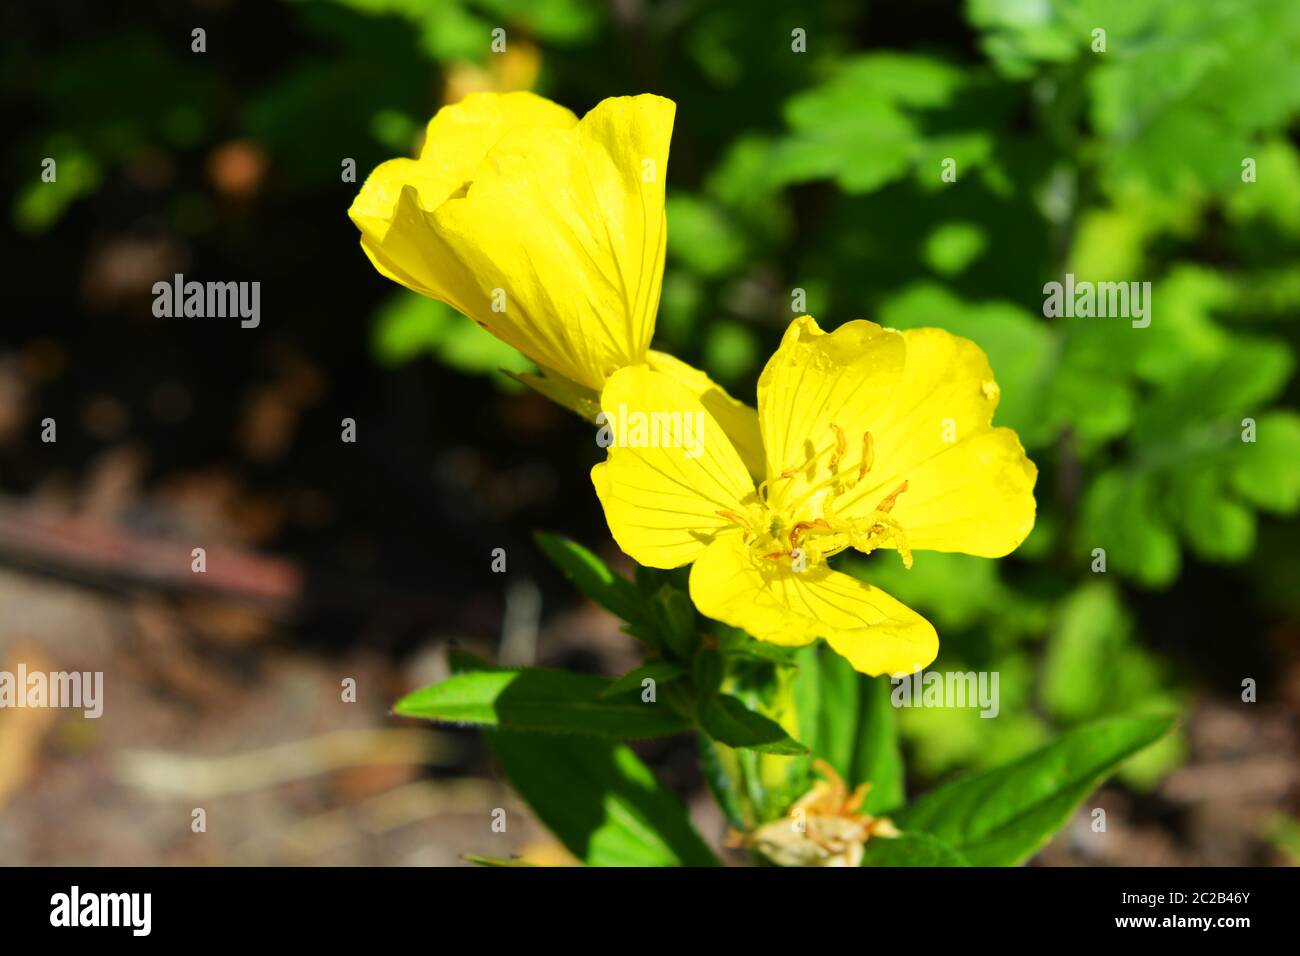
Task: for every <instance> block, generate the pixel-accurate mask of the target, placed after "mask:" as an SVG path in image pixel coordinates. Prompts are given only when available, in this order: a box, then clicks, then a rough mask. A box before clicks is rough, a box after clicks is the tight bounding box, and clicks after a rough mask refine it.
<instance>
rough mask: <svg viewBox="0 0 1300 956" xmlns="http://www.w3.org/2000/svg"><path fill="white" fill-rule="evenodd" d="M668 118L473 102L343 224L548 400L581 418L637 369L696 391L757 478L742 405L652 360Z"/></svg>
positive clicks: (648, 107)
mask: <svg viewBox="0 0 1300 956" xmlns="http://www.w3.org/2000/svg"><path fill="white" fill-rule="evenodd" d="M675 111H676V107H675V106H674V105H673V102H672V101H671V100H667V99H664V98H663V97H662V96H650V95H643V96H623V97H616V98H613V99H607V100H604V101H602V102H601V103H599V104H598V105H597V106H596V107H595V109H593V110H592V111H591V112H590V113H588V114H587V115H586V116H584V117H583V118H582V119H581V120H579V119H578V118H577V117H576V116H574V115H573V113H571V112H569V110H567V109H565V108H564V107H562V106H559V105H557V104H555V103H552V102H551V101H549V100H546V99H543V98H542V97H540V96H536V95H535V94H533V93H524V92H516V93H474V94H471V95H469V96H467V97H466V98H465V99H464V100H462V101H461V102H460V103H457V104H455V105H453V106H447V107H444V108H443V109H441V110H439V111H438V114H437V115H436V116H434V117H433V119H432V120H430V121H429V126H428V129H427V131H426V134H425V141H424V146H423V147H422V149H421V151H420V156H419V158H418V159H394V160H390V161H388V162H386V163H384V164H382V165H381V166H379V168H378V169H376V170H375V171H374V172H373V173H371V174H370V177H369V178H368V179H367V180H366V182H365V185H364V186H362V188H361V192H360V193H359V194H358V195H357V198H356V200H355V201H354V202H353V203H352V208H351V209H350V210H348V215H350V216H351V217H352V221H353V222H354V223H356V225H357V228H359V229H360V230H361V245H362V248H363V249H365V252H366V255H367V256H369V257H370V261H371V262H372V263H374V266H375V268H376V269H378V270H379V271H380V272H381V273H382V274H383V275H385V276H387V277H388V278H390V279H392V280H394V281H395V282H399V283H401V284H402V285H404V286H406V287H407V288H408V289H412V290H413V291H415V292H419V293H420V294H422V295H427V296H429V297H430V298H432V299H437V300H438V301H440V302H445V303H447V304H448V305H450V306H451V307H452V308H454V309H456V310H457V311H459V312H462V313H464V314H465V315H467V316H469V317H470V318H471V319H473V320H474V321H475V322H477V323H478V324H479V325H481V326H483V327H484V328H485V329H487V330H488V331H489V332H491V333H492V334H493V335H495V336H496V337H497V338H499V339H501V340H502V341H504V342H507V343H508V344H510V345H512V346H514V347H515V348H517V349H518V350H519V351H520V352H522V353H523V354H524V355H526V356H528V358H530V359H532V360H533V361H534V362H536V363H537V365H538V367H539V368H541V370H542V373H543V377H542V378H540V379H538V378H534V377H529V376H524V378H525V380H526V381H527V382H528V384H530V385H532V386H533V387H534V388H536V389H537V390H538V391H540V392H542V393H543V394H545V395H546V396H547V397H549V398H551V399H553V400H554V401H557V402H559V403H560V404H563V405H565V406H567V407H569V408H571V409H573V410H575V411H577V412H579V413H580V414H583V415H586V416H587V417H588V418H591V417H594V415H595V414H596V412H597V411H598V407H599V406H598V404H597V401H598V395H599V392H600V390H601V389H602V388H603V387H604V384H605V382H606V380H607V379H608V378H609V376H610V375H611V374H612V373H613V372H615V371H617V370H618V369H620V368H625V367H627V366H632V365H642V364H645V365H648V366H649V367H651V368H654V369H656V370H658V371H660V372H663V373H665V374H667V375H671V376H673V377H674V378H677V379H678V380H680V381H682V382H683V383H684V384H686V385H687V387H689V388H691V390H692V391H694V392H695V393H696V394H697V395H698V396H699V397H700V398H701V400H702V401H703V402H704V404H705V406H706V407H708V408H709V409H710V411H711V412H712V413H713V414H714V415H716V416H718V417H719V419H720V420H722V421H724V422H725V423H727V424H728V426H729V427H731V428H732V429H733V431H734V433H735V434H736V436H737V440H738V442H739V444H740V447H741V450H742V453H744V454H746V455H747V456H748V460H749V461H750V463H751V464H752V465H753V466H754V467H755V468H756V469H757V468H758V467H760V464H759V460H758V457H757V455H758V426H757V419H756V418H755V417H754V412H753V409H749V408H746V407H745V406H744V405H742V404H741V403H739V402H736V401H734V400H733V399H731V398H730V397H729V396H728V395H727V394H726V393H725V392H724V391H723V390H722V389H721V388H719V387H718V386H717V385H715V384H714V383H713V382H712V381H710V380H709V378H708V377H707V376H706V375H705V374H704V373H703V372H700V371H698V370H696V369H693V368H691V367H690V366H689V365H686V364H685V363H682V362H679V361H678V360H677V359H674V358H673V357H672V356H670V355H666V354H664V353H662V352H656V351H654V350H652V349H651V348H650V339H651V337H652V336H653V334H654V327H655V315H656V313H657V312H658V310H659V291H660V286H661V284H662V280H663V270H664V250H665V247H666V246H667V222H666V217H665V215H664V175H665V173H666V172H667V168H668V141H669V138H670V137H671V136H672V129H673V114H674V113H675Z"/></svg>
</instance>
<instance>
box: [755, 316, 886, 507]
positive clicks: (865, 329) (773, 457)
mask: <svg viewBox="0 0 1300 956" xmlns="http://www.w3.org/2000/svg"><path fill="white" fill-rule="evenodd" d="M904 352H905V349H904V345H903V337H902V335H900V334H899V333H897V332H893V331H889V330H887V329H882V328H881V327H880V326H878V325H876V324H875V323H874V322H863V321H857V322H847V323H845V324H844V325H842V326H840V327H839V328H838V329H836V330H835V331H834V332H832V333H830V334H829V335H828V334H826V333H825V332H823V331H822V330H821V329H820V328H818V326H817V322H816V320H815V319H813V317H812V316H808V315H805V316H803V317H801V318H798V319H795V321H794V322H792V323H791V324H790V327H789V328H788V329H787V330H786V333H785V337H784V338H783V339H782V340H781V345H780V347H778V348H777V350H776V352H775V353H774V354H773V355H772V358H771V359H770V360H769V361H768V363H767V366H766V367H765V368H764V369H763V374H762V375H761V376H759V379H758V414H759V421H760V424H761V427H762V432H763V445H764V447H765V448H766V450H767V477H768V478H769V479H771V482H772V483H771V485H770V487H769V489H768V501H769V502H771V504H772V506H773V507H774V508H776V509H781V508H783V507H785V506H786V505H787V504H788V503H790V502H794V501H798V500H800V499H801V498H803V497H804V496H805V493H806V492H807V491H808V490H809V488H810V487H812V486H813V485H815V484H818V483H824V482H825V480H826V479H827V478H828V477H829V476H830V471H829V466H830V464H831V462H832V459H833V458H834V456H835V454H836V448H837V447H838V446H839V445H840V443H841V442H840V438H839V435H840V434H843V436H844V439H843V447H844V453H843V461H842V462H841V463H840V466H841V468H848V467H850V466H852V467H853V468H856V467H857V463H858V461H859V460H860V459H861V457H862V455H863V434H864V433H865V432H866V431H867V430H868V428H869V427H870V425H871V422H872V419H873V417H874V416H875V415H877V414H879V412H880V410H881V409H882V408H883V407H884V406H885V405H886V404H887V403H888V401H889V399H890V397H891V395H892V394H893V391H894V389H895V388H896V387H897V385H898V382H899V379H900V377H901V375H902V371H903V362H904ZM836 429H838V430H839V431H838V432H837V431H836ZM795 471H797V474H793V475H790V476H789V477H784V478H783V477H781V476H782V474H783V473H784V474H787V475H789V474H790V473H791V472H795Z"/></svg>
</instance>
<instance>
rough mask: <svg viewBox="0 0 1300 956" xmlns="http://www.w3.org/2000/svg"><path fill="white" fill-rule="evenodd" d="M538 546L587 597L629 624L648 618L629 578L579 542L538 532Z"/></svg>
mask: <svg viewBox="0 0 1300 956" xmlns="http://www.w3.org/2000/svg"><path fill="white" fill-rule="evenodd" d="M535 537H536V539H537V544H538V546H539V547H540V548H541V549H542V550H543V551H544V552H546V556H547V557H548V558H550V559H551V561H552V562H554V563H555V565H556V566H557V567H558V568H559V569H560V570H561V571H563V572H564V576H565V577H567V578H568V579H569V580H570V581H572V582H573V584H574V587H576V588H577V589H578V590H579V591H581V592H582V593H583V594H585V595H587V597H589V598H591V599H592V600H593V601H595V602H596V603H597V604H599V605H600V606H601V607H603V608H604V609H605V610H607V611H609V612H610V613H611V614H613V615H615V616H616V617H619V618H622V619H623V620H624V621H627V622H628V623H630V624H636V623H638V622H641V621H643V620H644V619H645V618H646V617H647V612H646V608H645V606H644V604H643V602H642V598H641V594H640V592H639V591H638V590H637V588H636V585H634V584H633V583H632V582H631V581H629V580H628V579H627V578H625V577H623V576H621V575H619V574H615V573H614V571H613V570H611V569H610V567H609V565H607V564H606V563H605V562H604V561H602V560H600V558H598V557H596V556H595V555H594V554H592V553H591V552H590V551H588V550H587V549H586V548H584V547H583V546H582V545H580V544H578V543H577V542H576V541H570V540H569V539H568V538H564V537H561V536H560V535H556V534H548V533H547V532H545V531H539V532H537V534H536V535H535Z"/></svg>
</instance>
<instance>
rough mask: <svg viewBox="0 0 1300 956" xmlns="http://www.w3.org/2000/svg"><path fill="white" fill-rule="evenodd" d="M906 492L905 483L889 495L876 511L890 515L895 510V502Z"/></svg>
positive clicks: (877, 506)
mask: <svg viewBox="0 0 1300 956" xmlns="http://www.w3.org/2000/svg"><path fill="white" fill-rule="evenodd" d="M906 490H907V482H906V481H904V482H903V483H902V484H901V485H899V486H898V487H897V488H895V489H894V490H893V491H891V492H890V493H889V494H887V495H886V496H885V499H884V500H883V501H882V502H880V504H878V505H876V510H877V511H882V512H884V513H885V514H889V512H891V511H893V510H894V502H895V501H897V500H898V496H899V495H901V494H902V493H903V492H905V491H906Z"/></svg>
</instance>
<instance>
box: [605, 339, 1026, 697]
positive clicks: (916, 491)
mask: <svg viewBox="0 0 1300 956" xmlns="http://www.w3.org/2000/svg"><path fill="white" fill-rule="evenodd" d="M998 395H999V393H998V386H997V384H996V383H995V382H994V379H993V373H992V371H991V369H990V368H989V364H988V360H987V359H986V358H985V356H984V353H983V352H982V351H980V349H979V347H978V346H976V345H975V344H974V343H973V342H970V341H968V340H967V339H963V338H959V337H957V336H955V335H952V334H950V333H948V332H945V331H943V330H942V329H913V330H910V331H907V332H896V331H893V330H890V329H883V328H881V327H880V326H878V325H876V324H874V323H871V322H864V321H857V322H850V323H848V324H846V325H844V326H842V327H841V328H839V329H837V330H836V331H835V332H833V333H831V334H829V335H828V334H826V333H824V332H823V331H822V330H821V329H820V328H818V326H817V323H816V322H815V321H814V320H813V319H812V318H811V317H810V316H804V317H802V318H800V319H796V320H795V321H794V322H793V323H792V324H791V325H790V328H789V329H788V330H787V331H786V334H785V337H784V339H783V340H782V342H781V345H780V347H779V348H778V349H777V351H776V353H775V354H774V355H773V356H772V358H771V360H770V361H769V362H768V364H767V367H766V368H765V369H764V370H763V374H762V376H761V377H760V378H759V381H758V418H759V427H760V430H761V433H762V444H763V447H764V450H765V457H766V469H765V470H766V478H765V480H763V481H762V483H761V484H760V485H759V486H758V487H757V488H755V486H754V482H753V480H752V479H751V478H750V475H749V473H748V472H747V470H746V468H745V466H744V464H743V463H742V461H741V458H740V455H739V454H738V453H737V451H736V449H735V448H734V447H733V445H732V442H731V441H730V440H729V438H728V435H727V434H726V433H725V431H724V429H723V428H722V427H720V426H719V423H718V422H717V420H716V419H715V418H714V417H713V416H711V415H710V414H709V412H708V410H707V409H705V408H704V406H703V405H702V404H701V403H700V402H699V401H698V400H697V399H696V397H695V396H694V395H693V394H692V393H691V392H690V391H689V390H687V389H686V388H684V387H683V386H682V385H681V384H680V383H678V382H677V381H675V380H673V379H671V378H668V377H666V376H664V375H662V374H658V373H656V372H654V371H653V370H650V369H648V368H644V367H640V368H628V369H624V370H622V371H619V372H617V373H616V374H614V375H613V376H612V377H611V378H610V380H609V382H608V384H607V385H606V387H605V390H604V392H603V394H602V396H601V404H602V407H603V409H604V411H605V412H606V414H607V415H608V416H609V417H610V418H611V419H612V420H613V422H614V426H613V431H612V436H611V437H612V445H611V447H610V449H609V456H608V460H607V461H605V462H603V463H602V464H599V465H597V466H596V467H595V468H594V469H593V470H592V480H593V482H594V484H595V486H596V492H597V494H598V495H599V496H600V499H601V503H602V505H603V506H604V509H605V517H606V520H607V521H608V522H609V527H610V531H611V532H612V533H613V535H614V539H615V540H616V541H617V542H618V544H619V546H620V547H621V548H622V549H623V550H624V551H625V552H627V554H629V555H631V556H632V557H633V558H634V559H635V560H636V561H638V562H639V563H641V564H643V565H647V566H649V567H656V568H674V567H680V566H682V565H684V564H689V563H692V562H693V564H694V566H693V567H692V569H691V577H690V592H691V598H692V599H693V600H694V602H695V605H696V606H697V607H698V608H699V609H700V611H701V612H702V613H703V614H705V615H706V616H708V617H711V618H714V619H715V620H719V621H723V622H725V623H727V624H731V625H733V626H735V627H739V628H742V629H744V630H746V631H748V632H749V633H750V634H752V635H753V636H754V637H756V638H758V639H760V640H764V641H769V642H772V643H775V644H783V645H800V644H807V643H809V642H811V641H813V640H815V639H817V638H818V637H823V638H825V639H826V641H827V642H828V643H829V644H830V645H831V647H832V648H834V649H835V651H836V652H838V653H839V654H841V655H843V656H844V657H845V658H847V659H848V660H849V661H850V663H852V664H853V666H854V667H855V668H856V669H858V670H859V671H862V672H864V673H867V674H883V673H888V674H904V673H912V672H914V671H916V670H917V669H919V668H921V667H924V666H925V665H927V664H929V663H930V662H931V661H932V660H934V657H935V655H936V654H937V653H938V646H939V645H938V638H937V636H936V634H935V631H934V628H933V627H932V626H931V625H930V623H929V622H928V621H926V620H925V619H924V618H923V617H921V616H920V615H919V614H917V613H916V612H914V611H912V610H910V609H909V608H907V607H906V606H904V605H903V604H902V603H900V602H899V601H897V600H895V599H894V598H892V597H890V596H889V595H888V594H886V593H884V592H883V591H881V590H880V589H879V588H875V587H872V586H871V585H869V584H866V583H865V582H863V581H860V580H858V579H857V578H854V577H851V576H849V575H847V574H843V573H840V572H838V571H833V570H831V569H830V568H829V567H828V566H827V563H826V559H827V558H829V557H831V556H832V555H834V554H836V553H838V552H840V551H842V550H844V549H846V548H850V547H852V548H856V549H857V550H858V551H861V552H864V553H867V552H870V551H873V550H875V549H876V548H894V549H896V550H897V551H899V552H900V554H901V555H902V558H903V561H904V563H905V564H907V565H908V566H909V567H910V565H911V561H912V557H911V554H912V552H913V551H919V550H934V551H961V552H965V553H967V554H974V555H982V556H984V557H1000V556H1002V555H1005V554H1007V553H1008V552H1010V551H1011V550H1013V549H1014V548H1015V547H1016V546H1017V545H1019V544H1020V542H1021V541H1023V540H1024V538H1025V536H1026V535H1027V534H1029V531H1030V529H1031V528H1032V527H1033V524H1034V497H1033V487H1034V481H1035V479H1036V477H1037V469H1035V467H1034V465H1033V463H1032V462H1031V461H1029V459H1028V458H1026V457H1025V452H1024V449H1023V448H1022V447H1021V445H1020V441H1019V439H1018V438H1017V437H1016V434H1015V432H1013V431H1011V430H1010V429H1007V428H993V427H992V426H991V424H990V423H991V421H992V418H993V410H994V408H996V406H997V402H998ZM647 423H648V424H647ZM692 423H695V424H694V426H693V427H692ZM670 426H671V427H670ZM680 436H685V437H687V438H689V439H691V441H690V442H685V443H679V442H677V441H676V440H675V439H676V438H677V437H680ZM701 439H702V440H701ZM677 444H685V445H686V446H687V447H672V446H674V445H677Z"/></svg>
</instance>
